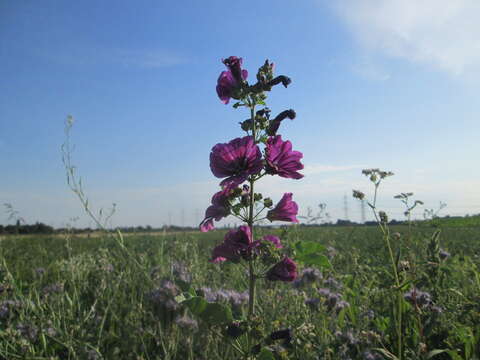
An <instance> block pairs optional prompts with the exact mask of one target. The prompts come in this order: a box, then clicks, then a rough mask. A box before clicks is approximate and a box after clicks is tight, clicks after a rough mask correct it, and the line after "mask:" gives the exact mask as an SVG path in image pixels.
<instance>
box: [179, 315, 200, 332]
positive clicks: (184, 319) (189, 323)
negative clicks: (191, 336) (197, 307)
mask: <svg viewBox="0 0 480 360" xmlns="http://www.w3.org/2000/svg"><path fill="white" fill-rule="evenodd" d="M175 324H177V326H178V327H180V328H182V329H185V330H190V331H197V330H198V322H197V320H195V319H192V318H190V317H188V316H187V315H183V316H179V317H177V318H176V319H175Z"/></svg>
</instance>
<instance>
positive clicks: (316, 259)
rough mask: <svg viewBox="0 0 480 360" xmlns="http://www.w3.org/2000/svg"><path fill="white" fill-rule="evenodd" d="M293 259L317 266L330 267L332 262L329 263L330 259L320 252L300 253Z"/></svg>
mask: <svg viewBox="0 0 480 360" xmlns="http://www.w3.org/2000/svg"><path fill="white" fill-rule="evenodd" d="M295 260H297V261H299V262H301V263H304V264H305V265H315V266H317V267H319V268H328V269H330V268H331V267H332V264H330V261H329V260H328V258H327V257H326V256H325V255H322V254H315V253H313V254H302V255H297V256H296V257H295Z"/></svg>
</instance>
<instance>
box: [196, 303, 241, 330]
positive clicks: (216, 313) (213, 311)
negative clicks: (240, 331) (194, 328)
mask: <svg viewBox="0 0 480 360" xmlns="http://www.w3.org/2000/svg"><path fill="white" fill-rule="evenodd" d="M200 317H201V318H202V319H203V320H205V321H206V322H207V323H209V324H210V325H220V324H224V323H228V322H231V321H233V315H232V310H231V309H230V308H229V307H228V306H226V305H223V304H219V303H210V304H207V307H206V308H205V310H204V311H202V313H201V314H200Z"/></svg>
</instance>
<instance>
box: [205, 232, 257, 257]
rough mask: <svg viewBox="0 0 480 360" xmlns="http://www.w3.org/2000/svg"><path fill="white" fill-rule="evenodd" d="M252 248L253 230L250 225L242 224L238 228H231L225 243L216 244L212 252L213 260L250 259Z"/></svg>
mask: <svg viewBox="0 0 480 360" xmlns="http://www.w3.org/2000/svg"><path fill="white" fill-rule="evenodd" d="M251 248H252V232H251V230H250V227H248V226H240V227H239V228H238V230H230V231H229V232H228V233H227V234H226V235H225V238H224V240H223V243H222V244H220V245H218V246H216V247H215V248H214V249H213V253H212V260H211V261H212V262H214V263H218V262H222V261H226V260H230V261H238V260H240V258H242V257H243V258H245V259H248V258H249V256H250V253H251Z"/></svg>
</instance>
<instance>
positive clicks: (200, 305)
mask: <svg viewBox="0 0 480 360" xmlns="http://www.w3.org/2000/svg"><path fill="white" fill-rule="evenodd" d="M182 304H184V305H185V306H186V307H187V308H188V309H189V310H190V311H191V312H192V314H194V315H197V316H198V315H201V314H202V313H203V312H204V311H205V309H206V308H207V306H208V305H209V304H208V302H207V300H205V299H204V298H203V297H201V296H194V297H192V298H190V299H188V300H185V301H184V302H182Z"/></svg>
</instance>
